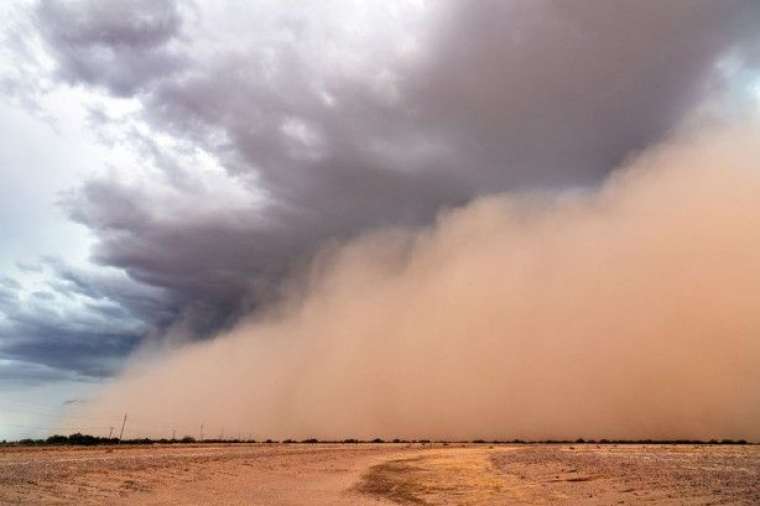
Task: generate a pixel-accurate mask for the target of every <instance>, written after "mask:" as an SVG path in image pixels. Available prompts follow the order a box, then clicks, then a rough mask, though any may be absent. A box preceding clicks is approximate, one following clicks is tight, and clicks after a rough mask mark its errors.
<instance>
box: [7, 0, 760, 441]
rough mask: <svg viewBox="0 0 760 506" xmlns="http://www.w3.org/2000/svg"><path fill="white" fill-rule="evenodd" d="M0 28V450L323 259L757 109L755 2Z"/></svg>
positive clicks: (401, 10)
mask: <svg viewBox="0 0 760 506" xmlns="http://www.w3.org/2000/svg"><path fill="white" fill-rule="evenodd" d="M0 20H2V21H0V37H2V43H1V44H0V176H1V177H2V185H0V439H4V438H8V439H15V438H19V437H37V436H44V435H47V434H48V433H50V432H51V431H52V432H54V431H56V429H61V430H68V429H69V428H71V426H72V424H73V425H74V426H76V427H77V428H82V429H83V430H88V428H89V427H90V426H87V425H77V423H73V422H65V423H69V425H64V422H63V421H61V420H62V417H64V418H65V415H66V414H67V410H70V409H71V408H72V406H73V407H76V406H77V405H79V404H81V403H86V402H87V400H88V399H90V398H91V397H92V396H95V395H97V393H98V392H100V391H102V390H103V389H104V388H108V386H109V385H111V384H112V383H113V382H114V381H115V380H116V379H117V378H119V377H120V374H122V373H123V371H125V370H126V369H129V368H130V367H134V364H138V366H139V365H140V364H149V363H150V362H151V360H155V357H156V356H159V355H161V354H165V353H168V354H171V353H172V350H174V349H176V348H182V347H184V346H191V345H192V343H208V342H212V341H214V340H216V339H217V337H216V336H218V335H219V334H220V333H224V332H227V331H230V330H231V329H235V328H238V325H239V324H240V322H241V321H242V320H244V319H245V318H248V317H250V316H251V315H257V314H261V313H262V312H265V311H266V310H267V308H270V307H271V306H272V304H274V303H276V302H278V301H281V300H282V299H283V297H288V296H289V293H290V291H291V289H292V284H291V283H290V282H289V280H290V279H291V278H292V273H293V272H300V271H303V270H304V269H306V268H307V267H306V266H307V265H309V264H310V262H311V261H312V260H311V259H312V258H313V257H314V255H315V254H316V253H317V252H318V251H321V250H322V249H323V248H325V247H326V245H327V246H328V247H329V246H330V245H332V244H337V243H343V242H344V241H347V240H351V239H352V238H356V237H360V236H363V235H364V234H367V233H371V232H372V231H376V230H385V229H388V228H389V227H403V228H418V227H426V226H429V225H431V224H433V223H435V222H436V220H437V219H439V217H440V216H441V213H445V212H447V211H449V210H452V209H456V208H459V207H460V206H463V205H466V204H468V203H470V202H473V201H476V200H477V199H480V198H483V197H487V196H490V195H495V194H500V193H504V192H511V193H516V192H531V191H538V192H558V191H570V192H577V193H581V194H582V193H583V192H587V191H592V190H594V189H595V188H598V187H600V185H603V184H605V183H606V182H607V181H608V180H609V179H610V178H611V177H612V176H614V174H615V173H616V171H617V170H618V168H619V167H620V166H621V165H624V164H625V163H626V161H628V160H630V159H631V158H632V157H635V156H637V155H638V154H640V153H642V152H646V151H647V150H648V149H650V148H652V147H653V146H657V145H659V144H660V143H662V142H664V141H666V140H667V139H669V138H670V136H671V135H672V134H673V132H674V131H678V130H679V129H682V128H684V125H686V124H690V122H701V123H708V122H710V121H713V122H715V121H724V122H726V121H733V120H734V118H736V117H739V116H744V115H751V114H754V112H753V111H756V110H757V109H758V103H760V80H759V79H758V78H757V77H756V71H757V67H758V65H759V64H760V35H759V34H758V31H757V30H756V27H757V26H760V5H758V3H757V2H755V1H753V0H726V1H721V2H714V1H708V0H692V1H680V0H678V1H677V0H666V1H663V2H657V3H654V2H639V1H633V0H619V1H615V2H608V1H603V0H571V1H566V2H556V1H550V0H507V1H496V0H475V1H469V2H456V1H453V0H452V1H447V0H442V1H436V2H433V1H429V0H428V1H426V0H409V1H388V0H385V1H350V0H327V1H324V2H313V3H312V2H310V3H305V2H297V1H281V0H260V1H255V2H240V1H233V0H230V1H225V2H215V1H202V0H195V1H191V0H187V1H171V0H109V1H106V2H104V1H99V0H73V1H63V0H40V1H26V0H12V1H9V2H3V4H2V6H0ZM167 350H168V351H167ZM112 411H113V413H111V412H109V417H108V418H103V419H102V420H97V421H90V422H87V423H90V424H95V425H92V427H95V426H97V428H98V430H100V429H102V428H103V427H110V426H111V425H113V424H115V423H117V422H118V418H119V417H120V416H121V411H122V410H121V409H117V407H114V408H113V410H112ZM72 419H76V417H75V416H74V417H73V418H72V416H69V418H68V420H72ZM151 427H153V425H151Z"/></svg>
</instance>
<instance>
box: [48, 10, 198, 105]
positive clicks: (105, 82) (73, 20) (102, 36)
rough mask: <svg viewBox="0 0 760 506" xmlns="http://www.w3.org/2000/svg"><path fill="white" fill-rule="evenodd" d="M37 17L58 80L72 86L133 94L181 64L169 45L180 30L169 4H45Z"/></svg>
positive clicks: (179, 58)
mask: <svg viewBox="0 0 760 506" xmlns="http://www.w3.org/2000/svg"><path fill="white" fill-rule="evenodd" d="M37 16H38V26H39V28H40V30H41V31H42V32H43V35H44V36H45V38H46V39H47V40H48V41H49V42H50V48H51V50H52V51H53V53H54V55H55V57H56V59H57V60H58V63H59V68H60V76H61V77H62V78H63V79H65V80H66V81H69V82H71V83H84V84H88V85H100V86H105V87H107V88H108V89H109V90H110V91H111V92H113V93H114V94H118V95H130V94H132V93H135V92H137V91H139V90H141V89H143V88H144V87H145V86H147V85H148V84H149V83H150V82H152V81H154V80H156V79H160V78H162V77H166V76H169V75H171V74H172V73H174V72H176V71H177V70H179V69H180V68H181V67H182V65H183V63H182V62H183V58H182V57H181V56H180V55H178V54H176V52H175V51H173V50H172V48H171V47H170V46H171V41H172V39H173V37H175V36H176V35H177V33H178V32H179V29H180V26H181V17H180V15H179V12H178V9H177V6H176V4H175V3H174V2H172V1H170V0H119V1H117V2H98V1H97V0H79V1H75V2H59V1H54V0H43V1H42V2H40V4H39V7H38V9H37Z"/></svg>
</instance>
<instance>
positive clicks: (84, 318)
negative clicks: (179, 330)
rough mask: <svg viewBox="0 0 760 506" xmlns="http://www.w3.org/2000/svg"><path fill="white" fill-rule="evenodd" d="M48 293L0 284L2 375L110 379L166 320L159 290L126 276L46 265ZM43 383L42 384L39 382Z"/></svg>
mask: <svg viewBox="0 0 760 506" xmlns="http://www.w3.org/2000/svg"><path fill="white" fill-rule="evenodd" d="M44 265H45V266H47V267H48V269H50V271H51V272H50V273H49V275H48V277H49V278H50V281H49V282H48V285H49V288H48V289H47V290H38V291H33V292H31V293H28V294H26V293H25V292H24V289H23V287H22V285H21V284H20V283H15V284H13V283H7V284H5V285H3V284H0V359H2V360H4V361H6V362H5V365H4V367H5V370H4V373H3V374H5V375H6V376H9V377H10V376H12V371H13V370H14V368H15V369H17V370H18V373H19V379H28V377H29V376H30V375H33V374H34V373H35V371H41V372H42V373H44V374H43V376H44V378H49V377H56V378H57V377H58V376H61V378H62V379H63V378H72V377H78V378H80V379H86V378H90V377H104V376H108V375H111V374H113V373H114V372H116V371H117V370H118V368H119V367H120V365H121V360H122V359H123V357H124V356H125V355H126V354H128V353H129V352H130V351H132V350H133V349H134V347H135V345H136V344H137V343H138V341H139V339H140V338H141V337H142V336H144V335H146V334H148V333H149V332H150V330H151V329H152V328H156V327H158V326H160V325H162V324H165V323H166V322H168V321H170V320H171V318H172V316H173V315H171V314H168V313H167V311H168V309H167V306H166V303H165V301H164V300H163V298H161V297H159V295H158V294H157V291H156V290H155V289H152V288H150V287H146V286H144V285H141V284H139V283H135V282H134V281H132V280H130V279H129V278H127V277H126V276H124V275H123V273H120V272H117V271H114V272H113V273H102V272H101V273H93V272H89V271H81V270H78V269H76V268H73V267H71V266H68V265H66V264H65V263H64V262H63V261H61V260H56V259H46V260H45V261H44ZM40 379H43V377H42V376H40Z"/></svg>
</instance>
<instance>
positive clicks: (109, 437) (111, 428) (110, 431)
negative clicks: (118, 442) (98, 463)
mask: <svg viewBox="0 0 760 506" xmlns="http://www.w3.org/2000/svg"><path fill="white" fill-rule="evenodd" d="M112 434H113V427H110V428H109V430H108V439H111V435H112Z"/></svg>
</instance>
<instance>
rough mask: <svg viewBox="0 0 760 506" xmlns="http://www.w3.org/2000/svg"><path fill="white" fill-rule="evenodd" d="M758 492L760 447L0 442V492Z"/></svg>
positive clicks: (492, 496) (714, 496) (412, 495)
mask: <svg viewBox="0 0 760 506" xmlns="http://www.w3.org/2000/svg"><path fill="white" fill-rule="evenodd" d="M394 503H402V504H484V505H485V504H589V505H591V504H760V447H758V446H668V445H662V446H660V445H651V446H641V445H618V446H615V445H604V446H596V445H546V446H539V445H533V446H489V445H464V446H463V445H449V446H443V445H433V446H430V445H427V446H425V447H422V446H419V445H393V444H385V445H364V444H361V445H326V444H318V445H300V444H299V445H174V446H153V447H127V446H123V447H110V448H96V449H86V448H68V449H61V448H51V447H47V448H4V449H0V504H151V505H158V504H316V505H319V504H331V505H332V504H335V505H341V504H346V505H349V504H351V505H354V504H394Z"/></svg>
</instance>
